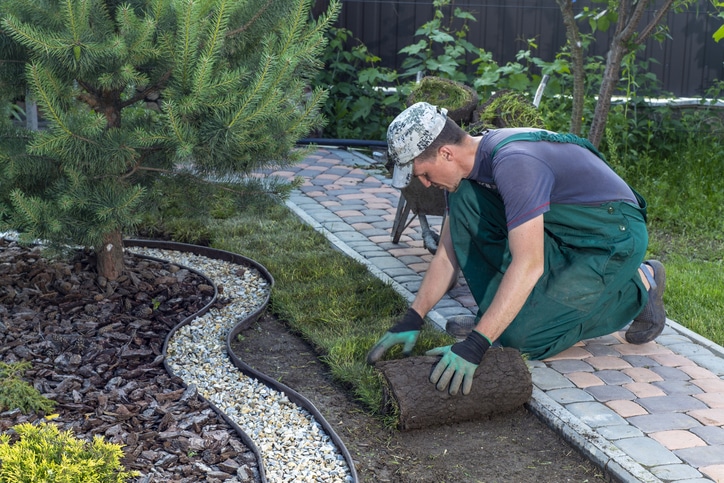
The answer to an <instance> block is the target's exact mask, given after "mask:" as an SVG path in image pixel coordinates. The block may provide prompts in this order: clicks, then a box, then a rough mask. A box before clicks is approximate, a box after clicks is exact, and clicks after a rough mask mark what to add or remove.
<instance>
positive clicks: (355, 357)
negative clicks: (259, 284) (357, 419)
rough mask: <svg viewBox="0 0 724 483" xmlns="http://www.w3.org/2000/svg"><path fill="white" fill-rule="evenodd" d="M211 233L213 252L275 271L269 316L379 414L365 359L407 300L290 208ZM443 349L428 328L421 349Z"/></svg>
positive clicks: (259, 209)
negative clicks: (313, 350)
mask: <svg viewBox="0 0 724 483" xmlns="http://www.w3.org/2000/svg"><path fill="white" fill-rule="evenodd" d="M211 231H212V233H213V234H214V242H213V246H214V247H215V248H219V249H223V250H228V251H231V252H235V253H240V254H243V255H244V256H247V257H249V258H252V259H254V260H256V261H258V262H259V263H261V264H262V265H264V266H265V267H266V268H267V269H268V270H269V272H270V273H271V274H272V276H273V277H274V280H275V286H274V289H273V292H272V297H271V310H272V311H273V312H274V313H275V314H277V315H278V316H279V317H280V318H281V319H283V320H284V321H286V322H287V323H288V324H289V326H290V328H291V329H292V330H293V331H295V332H296V333H298V334H300V335H302V336H303V337H304V338H305V339H306V340H307V341H309V342H310V343H311V344H312V345H313V346H314V347H315V348H316V350H317V351H318V353H319V354H320V355H321V356H322V358H323V360H324V361H325V362H326V363H327V364H328V365H329V367H330V369H331V372H332V374H333V376H334V377H335V378H336V379H337V380H338V381H339V382H340V383H342V384H343V385H344V386H346V387H348V388H349V389H350V391H351V392H352V393H353V394H354V396H355V398H356V399H357V400H359V401H360V402H361V403H362V405H363V406H364V407H366V408H367V409H368V410H369V411H371V412H376V411H378V410H379V408H381V405H382V391H381V381H380V379H379V376H378V374H377V373H376V372H375V371H374V370H373V369H372V368H371V367H370V366H368V365H367V364H366V363H365V358H366V355H367V351H368V350H369V349H370V348H371V347H372V345H373V344H374V343H375V342H376V341H377V339H378V338H379V337H380V336H381V335H382V334H384V332H385V331H386V330H387V329H388V328H389V327H390V326H391V325H392V324H393V323H394V321H395V319H396V318H398V317H400V316H401V315H402V314H403V313H404V312H405V310H407V302H406V301H405V300H404V299H403V298H402V296H400V295H399V294H398V293H397V292H395V291H394V290H393V289H392V287H390V286H389V285H387V284H385V283H383V282H382V281H380V280H379V279H378V278H377V277H375V276H374V275H372V274H371V273H370V272H369V271H368V270H367V269H366V267H365V266H364V265H362V264H360V263H358V262H357V261H355V260H353V259H351V258H350V257H348V256H347V255H345V254H344V253H342V252H340V251H338V250H337V249H335V248H333V247H332V245H331V244H330V243H329V242H328V241H327V239H326V238H325V237H324V236H322V235H321V234H319V233H317V232H316V231H315V230H313V229H312V228H311V227H309V226H308V225H306V224H304V223H303V222H302V221H301V220H300V219H299V218H298V217H297V216H296V215H295V214H293V213H292V212H291V211H290V210H288V209H287V208H286V206H284V205H280V204H272V205H267V206H254V207H252V208H250V209H247V210H245V211H244V212H243V213H241V214H239V215H238V216H236V217H234V218H229V219H226V220H223V221H217V222H216V223H214V225H213V226H212V229H211ZM443 343H444V344H449V343H451V339H449V338H448V337H447V336H446V335H445V334H442V333H440V332H438V331H436V330H434V329H431V328H425V330H424V331H423V333H422V334H421V336H420V339H419V342H418V347H417V348H416V351H417V352H418V353H422V352H423V351H424V350H426V349H429V348H432V347H435V346H438V345H441V344H443ZM396 352H397V353H398V352H399V348H398V349H397V350H396Z"/></svg>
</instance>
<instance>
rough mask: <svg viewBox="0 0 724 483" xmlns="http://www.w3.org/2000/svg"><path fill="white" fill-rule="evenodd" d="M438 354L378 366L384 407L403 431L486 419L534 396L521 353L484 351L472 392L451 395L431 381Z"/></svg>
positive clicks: (494, 350) (511, 409)
mask: <svg viewBox="0 0 724 483" xmlns="http://www.w3.org/2000/svg"><path fill="white" fill-rule="evenodd" d="M439 360H440V358H439V357H434V356H419V357H406V358H404V359H395V360H389V361H381V362H378V363H377V364H375V367H376V368H377V369H378V370H379V371H380V373H381V375H382V380H383V386H384V394H383V396H384V401H383V404H384V408H383V411H384V412H385V413H386V414H388V415H395V414H397V415H398V429H400V430H401V431H406V430H412V429H420V428H429V427H433V426H440V425H445V424H451V423H460V422H464V421H472V420H480V419H487V418H489V417H490V416H494V415H496V414H503V413H506V412H510V411H513V410H515V409H517V408H519V407H520V406H522V405H524V404H525V403H526V402H528V400H529V399H530V397H531V394H532V392H533V383H532V380H531V375H530V371H529V370H528V366H527V365H526V363H525V361H524V360H523V357H522V356H521V354H520V352H519V351H517V350H515V349H511V348H501V347H493V348H491V349H489V350H488V352H486V354H485V357H484V358H483V361H482V362H481V364H480V366H478V369H477V371H476V372H475V378H474V379H473V387H472V390H471V391H470V394H468V395H465V396H464V395H462V392H460V393H458V394H457V395H455V396H451V395H450V394H448V392H447V391H438V390H437V389H436V388H435V386H434V385H433V384H431V383H430V382H429V377H430V373H431V372H432V370H433V369H434V367H435V365H436V364H437V362H438V361H439Z"/></svg>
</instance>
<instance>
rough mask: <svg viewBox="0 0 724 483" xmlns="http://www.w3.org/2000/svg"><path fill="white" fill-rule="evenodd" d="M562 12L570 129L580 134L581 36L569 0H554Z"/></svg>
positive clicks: (583, 88)
mask: <svg viewBox="0 0 724 483" xmlns="http://www.w3.org/2000/svg"><path fill="white" fill-rule="evenodd" d="M556 1H557V2H558V6H559V7H560V8H561V13H562V14H563V23H564V24H565V26H566V37H567V38H568V45H570V47H571V60H572V63H573V107H572V109H571V127H570V131H571V132H572V133H573V134H575V135H578V136H580V135H581V129H582V127H583V104H584V101H585V76H584V73H583V45H582V44H581V36H580V33H579V30H578V24H577V23H576V17H575V14H574V13H573V2H572V1H571V0H556Z"/></svg>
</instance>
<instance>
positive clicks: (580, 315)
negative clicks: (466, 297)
mask: <svg viewBox="0 0 724 483" xmlns="http://www.w3.org/2000/svg"><path fill="white" fill-rule="evenodd" d="M543 134H546V135H547V136H549V137H550V136H551V135H550V133H543ZM531 135H532V136H531ZM552 136H558V137H555V139H550V138H549V139H543V140H546V141H553V142H576V143H577V144H581V145H584V147H589V146H587V145H586V144H584V143H586V142H587V141H586V140H582V139H581V138H576V137H572V136H570V135H555V134H554V135H552ZM511 138H514V139H511ZM521 140H525V141H538V140H541V137H540V133H537V132H535V133H522V134H518V135H514V136H511V137H509V138H507V139H505V140H503V141H502V142H501V143H500V144H499V145H498V146H496V148H495V149H494V150H493V153H495V152H496V151H497V149H498V148H499V147H501V145H503V144H506V143H508V142H512V141H521ZM578 140H580V141H581V142H579V141H578ZM588 144H590V143H588ZM589 149H591V150H592V151H593V152H594V153H596V154H597V155H598V156H599V157H601V158H602V159H603V157H602V156H601V155H600V153H598V151H596V150H595V148H593V146H590V147H589ZM493 155H494V154H493ZM634 193H635V194H636V197H637V199H638V200H639V203H640V205H641V207H640V208H639V207H636V206H633V205H632V204H630V203H626V202H622V201H613V202H608V203H604V204H602V205H600V206H580V205H564V204H552V205H551V206H550V210H549V211H548V212H546V213H545V214H544V215H543V220H544V237H545V240H544V249H545V269H544V273H543V275H542V276H541V278H540V279H539V280H538V282H537V284H536V285H535V287H534V289H533V291H532V293H531V294H530V296H529V297H528V299H527V300H526V303H525V304H524V306H523V308H522V309H521V310H520V312H519V313H518V315H517V316H516V317H515V319H513V321H512V323H511V324H510V325H509V326H508V328H507V329H506V330H505V331H504V332H503V334H502V335H501V336H500V338H499V339H498V341H499V342H500V343H501V344H502V345H503V346H505V347H515V348H517V349H519V350H520V351H521V352H522V353H524V354H528V356H529V357H530V358H531V359H545V358H546V357H550V356H553V355H555V354H557V353H559V352H561V351H563V350H565V349H567V348H569V347H571V346H572V345H574V344H575V343H576V342H578V341H580V340H583V339H589V338H592V337H598V336H601V335H606V334H610V333H612V332H615V331H617V330H620V329H621V328H623V327H624V326H625V325H626V324H627V323H629V322H630V321H631V320H632V319H633V318H634V317H636V316H637V315H638V314H639V312H641V310H642V309H643V307H644V306H645V305H646V302H647V300H648V293H647V291H646V289H645V287H644V285H643V283H642V281H641V279H640V277H639V275H638V268H639V265H640V264H641V262H642V261H643V258H644V255H645V254H646V248H647V245H648V232H647V230H646V202H645V201H644V199H643V198H642V197H641V196H640V195H639V194H638V193H636V192H635V191H634ZM449 210H450V212H449V223H450V234H451V236H452V242H453V247H454V249H455V256H456V258H457V261H458V263H459V265H460V268H461V270H462V272H463V274H464V276H465V279H466V280H467V283H468V286H469V287H470V291H471V293H472V295H473V297H474V298H475V301H476V302H477V304H478V315H477V317H478V318H480V317H481V316H482V314H483V313H484V312H485V310H486V308H487V307H488V306H489V305H490V303H491V302H492V300H493V297H494V296H495V293H496V292H497V290H498V286H499V285H500V282H501V280H502V278H503V275H504V274H505V271H506V270H507V268H508V265H509V264H510V262H511V254H510V249H509V246H508V228H507V220H506V218H505V207H504V206H503V200H502V198H501V197H500V195H499V194H498V193H496V192H495V191H492V190H490V189H488V188H485V187H483V186H481V185H479V184H478V183H476V182H475V181H470V180H463V182H461V183H460V186H459V188H458V189H457V190H456V191H455V192H454V193H450V195H449Z"/></svg>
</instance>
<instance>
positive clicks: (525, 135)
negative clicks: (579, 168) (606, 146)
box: [490, 131, 608, 164]
mask: <svg viewBox="0 0 724 483" xmlns="http://www.w3.org/2000/svg"><path fill="white" fill-rule="evenodd" d="M514 141H547V142H549V143H570V144H577V145H579V146H581V147H584V148H586V149H588V150H589V151H591V152H592V153H593V154H595V155H596V156H598V157H599V158H601V159H602V160H603V161H604V162H606V158H604V157H603V154H601V152H600V151H599V150H598V149H596V147H595V146H594V145H593V144H591V141H589V140H588V139H585V138H582V137H579V136H576V135H575V134H560V133H553V132H548V131H530V132H520V133H517V134H513V135H512V136H508V137H507V138H505V139H503V140H502V141H500V142H499V143H498V144H497V145H496V146H495V147H494V148H493V152H492V153H491V154H490V157H493V156H495V154H496V153H497V152H498V150H499V149H500V148H502V147H503V146H505V145H506V144H508V143H512V142H514ZM606 164H608V163H606Z"/></svg>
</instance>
